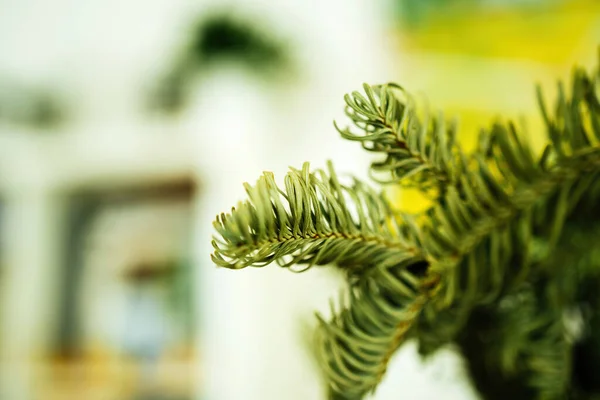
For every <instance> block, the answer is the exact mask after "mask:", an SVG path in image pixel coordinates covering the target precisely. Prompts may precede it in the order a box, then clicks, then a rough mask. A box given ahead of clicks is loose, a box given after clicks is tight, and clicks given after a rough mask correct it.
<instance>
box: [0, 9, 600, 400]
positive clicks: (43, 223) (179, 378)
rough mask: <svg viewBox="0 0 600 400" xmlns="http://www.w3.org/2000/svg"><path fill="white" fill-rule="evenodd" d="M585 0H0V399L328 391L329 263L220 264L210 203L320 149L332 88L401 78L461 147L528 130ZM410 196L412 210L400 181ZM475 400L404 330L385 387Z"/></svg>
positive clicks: (338, 90) (599, 29)
mask: <svg viewBox="0 0 600 400" xmlns="http://www.w3.org/2000/svg"><path fill="white" fill-rule="evenodd" d="M599 44H600V4H599V3H598V2H596V1H592V0H580V1H579V0H573V1H566V0H552V1H549V0H546V1H541V0H512V1H508V0H444V1H442V0H420V1H412V0H378V1H374V0H345V1H342V0H319V1H317V0H303V1H300V0H287V1H286V0H277V1H275V0H271V1H266V0H254V1H252V0H230V1H219V0H213V1H209V0H202V1H196V2H192V1H184V0H144V1H142V0H130V1H122V0H104V1H99V0H88V1H85V2H81V1H73V0H44V1H42V0H0V399H2V400H5V399H6V400H13V399H14V400H30V399H31V400H37V399H44V400H54V399H67V400H70V399H92V400H95V399H102V400H134V399H135V400H158V399H170V400H188V399H189V400H191V399H198V400H229V399H232V400H242V399H244V400H254V399H257V400H258V399H261V400H269V399H292V400H295V399H298V400H300V399H321V398H324V394H323V393H324V392H323V382H322V381H321V376H320V372H319V369H318V366H317V365H316V363H315V361H314V358H313V356H312V354H311V349H310V335H311V330H312V328H313V327H314V326H315V319H314V317H313V311H314V310H320V311H323V312H326V309H327V302H328V299H329V298H330V297H333V296H336V295H337V292H338V290H339V289H340V288H341V287H342V286H341V282H340V280H339V279H338V277H337V276H335V275H334V274H332V273H330V272H329V271H327V270H326V269H315V270H313V271H310V272H309V273H305V274H300V275H295V274H290V273H289V272H287V271H281V270H278V269H277V268H265V269H262V270H250V269H249V270H244V271H235V272H232V271H228V270H218V269H216V267H215V266H214V265H213V264H212V263H211V261H210V258H209V254H210V252H211V250H212V248H211V246H210V237H211V235H212V233H213V231H212V226H211V222H212V220H213V219H214V216H215V215H216V214H217V213H219V212H222V211H227V210H229V209H230V207H231V206H232V205H234V204H235V203H236V202H237V201H238V200H241V199H242V198H243V194H244V193H243V187H242V182H245V181H248V182H254V181H255V179H256V178H257V177H258V176H259V175H260V173H261V172H262V171H263V170H270V171H274V172H275V173H276V174H277V176H280V177H281V176H283V174H284V173H285V172H286V170H287V167H288V166H290V165H291V166H296V167H298V166H300V165H301V164H302V162H303V161H305V160H308V161H310V162H311V163H312V164H313V166H317V167H322V166H323V165H324V163H325V160H326V159H332V160H333V161H334V163H335V164H336V166H337V169H338V170H339V171H346V172H350V173H353V174H355V175H358V176H360V177H366V176H367V173H366V172H367V165H368V161H369V158H368V157H369V155H367V154H364V153H363V152H362V151H361V149H360V147H359V146H357V145H356V144H353V143H346V142H344V141H342V140H341V139H340V138H339V136H338V134H337V133H336V132H335V130H334V128H333V125H332V120H333V119H334V118H336V119H338V120H339V121H343V95H344V94H345V93H347V92H349V91H352V90H358V89H360V87H361V84H362V83H363V82H368V83H372V84H375V83H383V82H387V81H396V82H398V83H400V84H402V85H403V86H405V87H406V88H408V89H409V90H411V91H412V92H415V93H419V94H424V95H426V96H427V99H428V102H429V103H430V105H431V107H432V108H433V109H436V110H437V109H444V110H445V112H446V115H447V116H448V117H449V118H451V117H452V118H454V117H456V118H457V119H458V121H459V124H460V127H461V130H460V132H461V134H460V135H461V139H462V140H463V141H464V143H465V146H467V147H468V146H470V144H471V143H472V142H473V139H474V137H475V135H476V133H477V130H478V127H481V126H486V125H487V124H489V123H490V121H491V120H492V119H493V118H495V117H497V116H498V115H503V116H504V117H509V118H512V119H514V120H516V121H519V123H522V126H524V129H526V131H527V132H528V134H529V136H530V138H531V140H532V142H534V143H537V144H539V143H541V141H540V138H541V135H540V129H539V128H540V121H539V119H538V117H537V109H536V102H535V97H534V85H535V84H536V83H541V84H542V85H543V86H544V87H545V88H546V89H547V90H546V92H547V93H548V94H549V95H552V94H553V93H554V92H555V87H556V80H557V79H558V78H566V77H567V76H568V74H569V72H570V69H571V67H572V65H573V64H574V63H577V64H579V65H584V66H587V67H591V66H593V65H595V62H596V57H597V46H598V45H599ZM398 202H399V204H401V205H402V206H404V207H406V208H409V209H411V208H418V207H420V205H421V204H422V203H421V200H420V199H418V198H417V197H416V196H414V195H412V194H410V193H404V194H400V195H398ZM440 396H444V397H443V398H445V399H453V398H454V399H476V395H475V394H474V392H473V390H472V389H471V387H470V384H469V382H468V380H467V378H466V377H465V374H464V370H463V368H462V362H461V360H460V359H459V358H458V357H457V356H456V355H455V354H454V353H453V351H452V349H447V350H444V351H442V352H440V354H439V355H437V356H436V357H434V358H433V359H431V360H427V361H426V362H423V361H420V360H419V359H418V357H417V355H416V351H415V349H414V347H413V346H412V345H411V344H410V343H409V344H408V345H407V346H405V347H404V348H403V349H402V350H401V352H400V353H399V354H398V355H397V356H396V357H395V358H394V359H393V361H392V365H391V366H390V368H389V372H388V374H387V377H386V378H385V381H384V382H383V384H382V385H381V387H380V388H379V389H378V393H377V398H378V399H397V398H402V399H407V400H411V399H434V398H441V397H440Z"/></svg>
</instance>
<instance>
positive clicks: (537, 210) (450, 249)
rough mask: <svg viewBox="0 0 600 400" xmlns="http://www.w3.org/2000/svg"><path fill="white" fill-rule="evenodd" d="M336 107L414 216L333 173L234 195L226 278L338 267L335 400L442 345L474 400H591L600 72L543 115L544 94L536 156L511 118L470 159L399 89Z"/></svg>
mask: <svg viewBox="0 0 600 400" xmlns="http://www.w3.org/2000/svg"><path fill="white" fill-rule="evenodd" d="M363 90H364V92H363V93H360V92H353V93H352V94H349V95H346V96H345V102H346V115H347V116H348V117H349V120H350V122H351V125H350V126H349V127H341V126H340V125H338V124H336V129H337V130H338V132H339V133H340V134H341V136H342V137H343V138H345V139H347V140H351V141H356V142H359V143H360V144H361V145H362V147H363V148H364V149H365V150H367V151H369V152H373V153H375V154H377V155H379V158H378V160H376V161H374V162H373V163H372V164H371V166H370V171H371V173H372V174H371V175H372V177H373V180H374V181H376V182H379V183H384V184H388V185H390V184H391V185H399V186H401V187H407V188H408V187H410V188H416V189H418V190H420V191H421V192H423V194H425V195H426V196H427V197H428V198H430V199H431V204H430V205H429V207H428V208H427V209H426V210H424V211H422V212H419V213H414V214H409V213H405V212H402V211H401V210H398V209H397V208H396V207H394V206H393V205H392V203H391V202H390V200H389V199H388V198H387V197H386V196H385V194H383V193H382V192H381V191H380V190H376V189H374V188H373V187H371V186H370V185H368V184H366V183H364V182H361V181H360V180H358V179H355V178H352V179H349V180H342V179H340V178H338V175H337V173H336V172H335V170H334V168H333V166H332V164H331V163H328V164H327V167H326V169H324V170H323V169H314V170H311V169H310V166H309V165H308V163H305V164H304V165H303V166H302V168H301V169H294V168H291V169H290V172H289V173H288V174H287V175H286V176H285V179H284V184H283V186H278V185H277V184H276V182H275V178H274V176H273V174H272V173H269V172H265V173H264V174H263V176H261V177H260V178H259V179H258V182H257V183H256V184H255V185H254V186H251V185H249V184H245V188H246V192H247V195H248V198H247V200H245V201H243V202H240V203H239V204H238V205H237V206H236V207H234V208H233V209H232V210H231V212H230V213H223V214H220V215H219V216H217V219H216V221H215V222H214V227H215V229H216V231H217V235H216V236H215V238H214V240H213V247H214V253H213V255H212V259H213V261H214V262H215V263H216V264H217V265H218V266H221V267H226V268H232V269H241V268H246V267H263V266H266V265H268V264H270V263H272V262H276V263H277V264H279V265H280V266H281V267H284V268H289V269H291V270H293V271H306V270H308V269H310V268H311V267H313V266H325V265H328V266H332V267H333V268H338V269H340V270H341V271H343V274H344V276H345V278H346V279H347V282H348V289H347V291H346V292H345V293H343V294H342V296H341V298H340V300H339V301H338V303H337V305H335V304H333V303H332V306H331V309H332V317H331V318H330V319H329V320H327V319H325V318H324V317H322V316H320V315H317V317H318V319H319V328H318V331H317V335H316V344H317V352H318V356H319V359H320V361H321V362H320V364H321V366H322V368H323V370H324V373H325V374H326V377H327V381H328V386H329V391H330V397H331V398H335V399H361V398H363V397H364V396H365V395H367V394H370V393H373V392H374V391H375V389H376V387H377V385H378V384H379V383H380V382H381V380H382V378H383V376H384V375H385V373H386V368H387V365H388V362H389V360H390V358H391V357H392V355H393V354H394V352H395V351H396V350H397V349H398V348H399V347H400V346H401V345H402V344H403V343H404V342H406V341H407V340H411V339H412V340H416V342H417V343H418V347H419V351H420V353H421V354H422V355H423V356H427V355H430V354H433V353H434V352H435V351H436V350H438V349H440V348H441V347H442V346H447V345H453V346H455V348H457V349H458V351H459V352H460V353H461V355H462V356H463V357H464V359H465V361H466V365H467V368H468V370H469V372H470V375H471V378H472V381H473V384H474V386H475V387H476V388H477V390H478V391H479V393H480V394H481V396H482V398H485V399H505V398H507V397H509V396H510V397H512V398H513V399H564V398H569V399H590V398H600V383H598V382H597V381H596V379H595V371H596V369H597V368H598V367H600V311H599V310H600V308H599V306H600V265H599V264H600V246H597V244H596V243H597V241H598V239H600V227H599V226H597V225H596V223H595V222H596V219H597V218H598V216H599V215H600V205H598V204H600V203H598V199H599V197H600V180H599V179H598V177H599V174H600V100H599V98H600V72H599V71H595V72H593V73H588V72H586V71H585V70H584V69H582V68H575V69H574V71H573V75H572V80H571V84H570V88H569V89H568V90H567V89H565V88H564V85H563V84H562V83H561V84H559V86H558V96H557V99H556V102H555V105H554V107H551V108H549V107H548V106H547V105H546V102H545V100H544V98H543V96H542V93H541V90H538V92H537V96H538V99H539V104H540V109H541V113H542V117H543V119H544V122H545V126H546V130H547V139H548V140H547V142H548V143H547V144H546V145H545V147H544V148H543V150H541V151H539V152H538V151H535V150H534V149H533V148H532V147H531V146H530V145H529V144H528V142H527V140H526V137H525V134H524V133H523V132H521V131H520V130H519V129H518V128H517V127H516V125H515V124H514V123H512V122H510V121H496V122H494V123H493V124H491V125H490V126H489V127H488V128H486V129H482V130H481V132H480V134H479V137H478V142H477V146H476V148H475V149H474V150H473V151H471V152H466V151H465V150H463V148H462V147H461V145H460V143H459V142H458V140H457V139H456V137H457V127H456V125H455V124H453V123H451V122H449V121H447V120H446V119H445V118H444V116H443V115H441V114H440V115H435V116H432V115H430V114H429V112H428V110H426V109H421V108H420V107H418V106H417V104H416V102H415V101H414V99H413V98H412V96H411V95H410V94H409V93H407V92H406V91H405V90H404V89H403V88H402V87H401V86H399V85H397V84H387V85H377V86H369V85H366V84H365V85H364V86H363Z"/></svg>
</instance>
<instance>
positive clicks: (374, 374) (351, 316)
mask: <svg viewBox="0 0 600 400" xmlns="http://www.w3.org/2000/svg"><path fill="white" fill-rule="evenodd" d="M420 263H423V261H421V260H418V259H412V260H406V261H405V262H404V263H403V264H401V265H397V266H395V267H394V268H392V269H388V268H382V267H377V268H375V269H373V270H370V271H369V272H368V273H367V274H366V275H365V276H363V277H362V279H361V280H360V281H359V282H357V284H356V285H353V286H352V287H351V288H350V291H349V301H345V300H344V299H343V298H342V299H341V300H340V305H341V307H343V308H342V310H341V311H339V312H336V310H335V307H334V305H333V303H332V304H331V312H332V314H333V318H332V320H331V321H330V322H325V321H324V320H323V318H322V317H321V316H320V315H317V317H318V318H319V321H320V322H321V325H320V329H319V330H318V335H317V349H318V354H319V356H320V359H321V365H322V366H323V368H324V369H325V373H326V375H327V377H328V383H329V387H330V390H331V393H332V396H333V397H334V398H344V399H360V398H362V397H363V396H364V395H365V394H367V393H369V392H374V391H375V388H376V387H377V385H378V384H379V382H381V379H382V378H383V376H384V375H385V372H386V370H387V366H388V362H389V360H390V358H391V357H392V355H393V354H394V352H395V351H396V350H397V349H398V347H400V345H401V344H402V343H404V341H405V339H406V337H407V336H408V334H409V331H410V329H411V328H412V327H413V324H414V322H415V321H416V319H417V317H418V315H419V313H420V312H421V310H422V309H423V307H424V306H425V304H427V302H428V301H429V299H430V297H431V296H432V295H433V293H434V292H435V289H436V288H437V283H438V280H439V277H438V276H436V275H432V276H427V277H418V276H416V275H415V274H413V273H411V272H410V271H409V270H410V268H411V267H413V268H414V267H415V266H416V265H419V264H420ZM425 265H426V263H425ZM344 305H346V306H345V307H344Z"/></svg>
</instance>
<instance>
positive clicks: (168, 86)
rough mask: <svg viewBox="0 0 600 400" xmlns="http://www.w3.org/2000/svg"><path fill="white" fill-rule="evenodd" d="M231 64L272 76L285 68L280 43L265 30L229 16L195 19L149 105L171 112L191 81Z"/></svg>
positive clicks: (181, 101) (183, 98) (181, 102)
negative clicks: (207, 72) (181, 47)
mask: <svg viewBox="0 0 600 400" xmlns="http://www.w3.org/2000/svg"><path fill="white" fill-rule="evenodd" d="M223 62H232V63H236V64H240V65H242V66H245V67H247V69H249V70H250V71H252V72H253V73H255V74H258V75H263V76H265V77H271V78H272V77H273V73H274V72H279V71H280V70H282V69H283V68H284V67H285V66H287V65H288V63H289V59H288V54H287V51H286V46H285V45H284V43H283V42H282V41H281V40H280V39H278V38H276V37H275V35H273V34H271V33H270V32H269V31H267V30H266V29H261V28H260V27H258V26H257V25H256V23H253V22H251V21H249V20H245V19H242V18H240V17H236V16H234V15H231V14H227V13H223V14H215V15H212V16H210V17H209V18H203V19H201V20H199V21H198V22H197V23H196V25H195V26H194V28H193V29H192V31H191V34H190V39H189V42H188V43H187V45H186V46H185V47H184V50H183V51H182V52H181V54H180V55H179V57H178V58H177V59H176V60H175V62H174V63H173V65H172V66H171V67H170V70H169V72H168V73H167V75H166V76H165V77H164V79H163V80H162V81H161V82H160V84H159V86H158V90H157V91H156V92H155V93H153V95H152V106H154V107H156V108H158V109H160V110H163V111H166V112H174V111H177V110H179V109H181V108H182V107H183V106H184V104H185V101H186V99H187V96H188V93H187V90H188V89H189V87H190V86H191V83H192V82H193V80H194V78H195V77H196V76H197V75H198V74H201V73H202V72H203V71H206V70H207V69H209V68H210V67H211V66H213V65H219V64H220V63H223Z"/></svg>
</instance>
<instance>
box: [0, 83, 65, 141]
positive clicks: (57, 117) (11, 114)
mask: <svg viewBox="0 0 600 400" xmlns="http://www.w3.org/2000/svg"><path fill="white" fill-rule="evenodd" d="M65 118H66V110H65V107H64V104H62V103H61V101H60V99H59V98H58V96H56V95H55V93H54V92H52V91H50V90H47V89H39V88H32V87H29V86H26V85H18V84H14V83H8V82H2V83H1V84H0V121H1V120H4V121H6V122H8V123H11V124H16V125H23V126H29V127H33V128H36V129H51V128H55V127H57V126H59V125H60V124H62V123H63V122H64V121H65Z"/></svg>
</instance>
